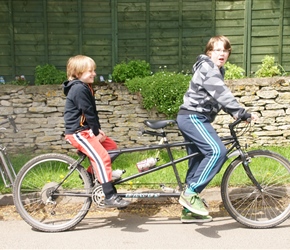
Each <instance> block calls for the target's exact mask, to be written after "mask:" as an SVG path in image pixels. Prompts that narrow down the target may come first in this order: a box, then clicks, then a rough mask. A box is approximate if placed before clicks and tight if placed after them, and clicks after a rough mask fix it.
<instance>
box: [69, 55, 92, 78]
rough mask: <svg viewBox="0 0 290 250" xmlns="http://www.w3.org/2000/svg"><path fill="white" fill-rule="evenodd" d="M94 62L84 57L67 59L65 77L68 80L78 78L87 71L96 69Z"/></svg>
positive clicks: (78, 56)
mask: <svg viewBox="0 0 290 250" xmlns="http://www.w3.org/2000/svg"><path fill="white" fill-rule="evenodd" d="M96 67H97V66H96V63H95V61H94V60H93V59H92V58H90V57H88V56H84V55H77V56H73V57H71V58H69V59H68V61H67V64H66V75H67V79H68V80H70V81H71V80H74V79H77V78H79V77H80V76H81V75H82V74H83V73H84V72H85V71H87V70H95V69H96Z"/></svg>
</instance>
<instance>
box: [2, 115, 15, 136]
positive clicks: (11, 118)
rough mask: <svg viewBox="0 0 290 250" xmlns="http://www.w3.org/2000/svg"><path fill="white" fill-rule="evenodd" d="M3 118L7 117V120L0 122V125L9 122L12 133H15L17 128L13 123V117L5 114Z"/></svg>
mask: <svg viewBox="0 0 290 250" xmlns="http://www.w3.org/2000/svg"><path fill="white" fill-rule="evenodd" d="M5 118H6V119H7V121H4V122H1V123H0V125H3V124H6V123H8V122H9V123H10V124H11V125H12V127H13V130H14V133H17V132H18V129H17V127H16V124H15V119H14V118H13V117H12V116H8V117H7V116H6V117H5Z"/></svg>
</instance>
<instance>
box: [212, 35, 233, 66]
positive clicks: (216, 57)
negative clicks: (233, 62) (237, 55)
mask: <svg viewBox="0 0 290 250" xmlns="http://www.w3.org/2000/svg"><path fill="white" fill-rule="evenodd" d="M209 57H210V58H211V60H212V61H213V62H214V63H215V64H216V65H217V66H218V67H219V68H221V67H222V66H224V65H225V63H226V62H227V60H228V58H229V51H228V50H226V49H225V47H224V43H223V42H222V41H218V42H215V43H214V46H213V50H212V51H210V53H209Z"/></svg>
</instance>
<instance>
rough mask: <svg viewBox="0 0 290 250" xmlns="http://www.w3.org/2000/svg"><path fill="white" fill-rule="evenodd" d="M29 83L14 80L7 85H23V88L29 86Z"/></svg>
mask: <svg viewBox="0 0 290 250" xmlns="http://www.w3.org/2000/svg"><path fill="white" fill-rule="evenodd" d="M29 83H30V82H29V81H27V80H21V79H19V80H13V81H11V82H8V83H7V84H11V85H22V86H28V85H29Z"/></svg>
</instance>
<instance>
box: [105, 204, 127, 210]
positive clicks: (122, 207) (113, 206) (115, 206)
mask: <svg viewBox="0 0 290 250" xmlns="http://www.w3.org/2000/svg"><path fill="white" fill-rule="evenodd" d="M128 205H129V204H127V205H123V206H118V205H106V204H104V206H103V207H104V208H118V209H125V208H126V207H128Z"/></svg>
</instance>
